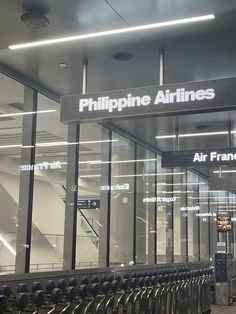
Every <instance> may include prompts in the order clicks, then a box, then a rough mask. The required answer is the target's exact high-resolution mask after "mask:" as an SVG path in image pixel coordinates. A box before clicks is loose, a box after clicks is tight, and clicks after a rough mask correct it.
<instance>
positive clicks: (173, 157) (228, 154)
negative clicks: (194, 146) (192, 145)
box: [162, 148, 236, 168]
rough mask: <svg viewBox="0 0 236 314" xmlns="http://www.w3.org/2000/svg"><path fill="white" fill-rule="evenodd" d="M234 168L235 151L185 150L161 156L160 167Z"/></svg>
mask: <svg viewBox="0 0 236 314" xmlns="http://www.w3.org/2000/svg"><path fill="white" fill-rule="evenodd" d="M218 165H231V166H232V165H235V166H236V149H228V148H226V149H215V150H198V151H196V150H189V151H188V150H186V151H174V152H165V153H163V154H162V167H163V168H175V167H185V168H186V167H205V166H218Z"/></svg>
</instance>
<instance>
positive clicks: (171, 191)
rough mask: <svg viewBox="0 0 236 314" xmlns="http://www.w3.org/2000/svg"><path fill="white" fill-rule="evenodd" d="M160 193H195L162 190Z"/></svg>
mask: <svg viewBox="0 0 236 314" xmlns="http://www.w3.org/2000/svg"><path fill="white" fill-rule="evenodd" d="M158 193H163V194H174V193H185V194H186V193H194V191H160V192H158Z"/></svg>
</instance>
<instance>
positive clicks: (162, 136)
mask: <svg viewBox="0 0 236 314" xmlns="http://www.w3.org/2000/svg"><path fill="white" fill-rule="evenodd" d="M164 138H176V135H160V136H156V139H164Z"/></svg>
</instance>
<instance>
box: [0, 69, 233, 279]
mask: <svg viewBox="0 0 236 314" xmlns="http://www.w3.org/2000/svg"><path fill="white" fill-rule="evenodd" d="M0 88H1V93H2V95H3V96H4V97H3V98H4V102H2V103H1V102H0V132H1V136H0V159H1V163H0V195H1V203H0V217H1V219H0V249H1V256H0V272H1V274H5V273H15V272H17V273H24V272H28V271H30V272H36V271H49V270H50V271H52V270H62V269H73V268H75V269H80V268H89V267H106V266H132V265H142V264H146V265H147V264H149V265H152V264H163V263H182V262H198V261H213V259H214V253H215V252H216V245H217V241H224V240H225V238H226V237H229V238H230V247H229V248H228V250H229V251H231V252H232V253H233V254H234V256H236V244H235V243H236V232H235V226H236V213H235V212H236V211H235V202H236V194H235V193H234V192H233V191H230V192H229V191H228V192H226V191H217V190H213V189H210V183H209V180H208V177H207V175H203V174H202V173H200V172H199V173H198V172H196V171H193V170H191V169H188V170H187V169H182V168H176V169H164V168H162V165H161V155H160V154H158V153H157V151H155V150H154V149H152V148H149V147H147V145H142V143H140V142H139V143H137V142H136V141H135V140H134V139H133V138H132V137H129V136H125V135H124V134H122V135H121V133H119V131H113V130H111V129H109V128H107V127H105V126H102V125H100V124H96V123H92V124H82V125H80V128H79V131H78V133H75V137H74V139H72V138H70V136H71V133H70V132H71V130H70V127H69V126H68V125H66V124H63V123H61V122H60V104H59V103H57V102H55V101H54V100H51V99H49V98H48V97H46V96H45V95H42V94H39V93H37V91H34V90H31V89H30V88H29V87H25V86H23V85H21V84H19V83H17V82H15V81H14V80H12V79H9V78H8V77H6V76H4V75H1V76H0ZM73 180H74V183H75V184H71V182H72V181H73ZM68 182H70V184H68ZM70 193H71V195H72V201H71V199H70V197H68V195H69V194H70ZM222 211H227V212H230V213H231V217H232V232H231V233H230V234H218V233H217V229H216V220H217V214H218V213H219V212H222ZM66 217H67V218H66ZM68 217H69V220H67V219H68ZM70 219H71V222H72V224H71V225H69V227H68V225H67V223H68V221H70ZM68 248H70V250H68ZM65 261H67V262H68V263H67V266H66V267H65ZM68 265H69V266H68Z"/></svg>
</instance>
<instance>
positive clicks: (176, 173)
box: [113, 172, 184, 178]
mask: <svg viewBox="0 0 236 314" xmlns="http://www.w3.org/2000/svg"><path fill="white" fill-rule="evenodd" d="M181 174H184V172H175V173H172V172H166V173H140V174H121V175H117V176H113V178H129V177H151V176H166V175H181Z"/></svg>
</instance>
